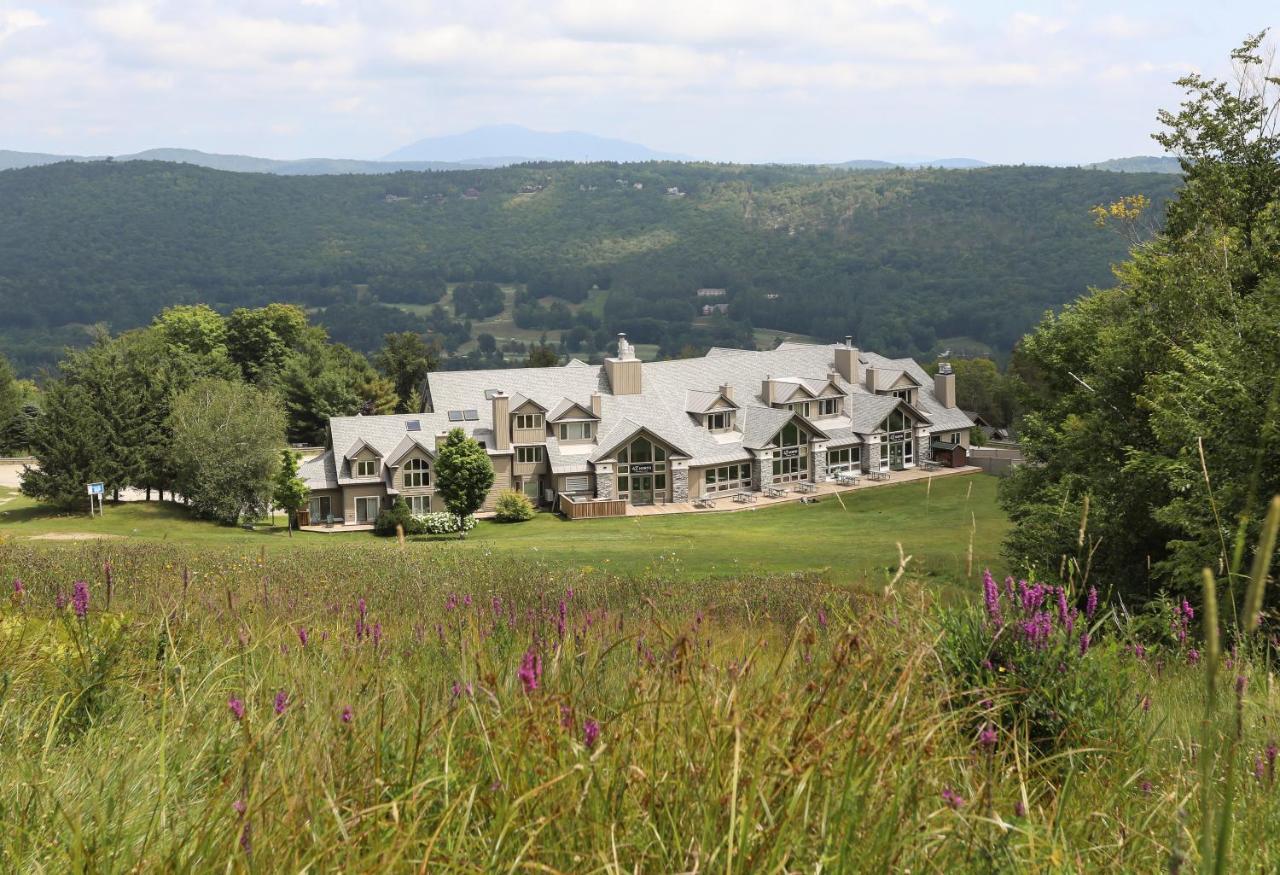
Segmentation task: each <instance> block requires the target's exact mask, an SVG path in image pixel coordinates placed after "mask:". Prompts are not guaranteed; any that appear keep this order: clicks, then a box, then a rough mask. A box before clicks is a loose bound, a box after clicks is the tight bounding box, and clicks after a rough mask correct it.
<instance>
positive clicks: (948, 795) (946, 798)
mask: <svg viewBox="0 0 1280 875" xmlns="http://www.w3.org/2000/svg"><path fill="white" fill-rule="evenodd" d="M942 801H943V802H945V803H947V805H949V806H951V808H952V809H953V810H955V811H959V810H960V809H961V808H963V807H964V797H963V796H961V795H960V794H959V793H957V792H956V791H954V790H952V789H951V788H950V787H943V788H942Z"/></svg>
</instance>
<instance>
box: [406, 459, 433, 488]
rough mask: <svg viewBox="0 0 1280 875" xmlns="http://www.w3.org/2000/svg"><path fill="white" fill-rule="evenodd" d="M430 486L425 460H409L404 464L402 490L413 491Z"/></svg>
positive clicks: (429, 474) (429, 473) (429, 475)
mask: <svg viewBox="0 0 1280 875" xmlns="http://www.w3.org/2000/svg"><path fill="white" fill-rule="evenodd" d="M430 485H431V472H430V471H429V470H428V469H427V460H426V459H410V460H409V461H407V462H405V463H404V488H405V489H413V488H415V487H418V486H430Z"/></svg>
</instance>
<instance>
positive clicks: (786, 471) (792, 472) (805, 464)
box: [773, 456, 809, 478]
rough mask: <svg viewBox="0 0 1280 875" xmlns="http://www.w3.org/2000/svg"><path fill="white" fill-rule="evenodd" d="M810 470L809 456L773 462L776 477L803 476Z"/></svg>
mask: <svg viewBox="0 0 1280 875" xmlns="http://www.w3.org/2000/svg"><path fill="white" fill-rule="evenodd" d="M808 470H809V457H808V456H792V457H791V458H789V459H774V460H773V476H774V477H793V478H794V477H795V476H802V475H804V474H805V473H806V472H807V471H808Z"/></svg>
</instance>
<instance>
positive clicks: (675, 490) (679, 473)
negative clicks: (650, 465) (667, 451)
mask: <svg viewBox="0 0 1280 875" xmlns="http://www.w3.org/2000/svg"><path fill="white" fill-rule="evenodd" d="M671 500H672V501H673V502H675V503H676V504H680V503H682V502H685V501H688V500H689V469H688V468H676V469H675V470H673V471H672V472H671Z"/></svg>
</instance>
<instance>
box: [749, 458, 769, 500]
mask: <svg viewBox="0 0 1280 875" xmlns="http://www.w3.org/2000/svg"><path fill="white" fill-rule="evenodd" d="M772 483H773V459H765V458H762V457H760V456H756V457H755V458H754V459H752V460H751V488H752V489H753V490H754V491H755V492H761V491H763V490H764V488H765V487H766V486H769V485H772Z"/></svg>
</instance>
